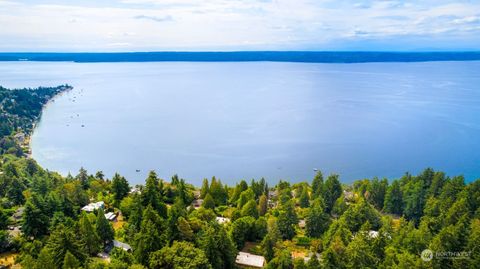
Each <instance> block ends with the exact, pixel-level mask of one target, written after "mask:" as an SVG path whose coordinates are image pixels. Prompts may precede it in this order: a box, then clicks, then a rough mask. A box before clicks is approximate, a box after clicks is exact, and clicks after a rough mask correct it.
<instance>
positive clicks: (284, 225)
mask: <svg viewBox="0 0 480 269" xmlns="http://www.w3.org/2000/svg"><path fill="white" fill-rule="evenodd" d="M297 224H298V218H297V213H295V206H294V205H293V202H292V201H289V202H287V203H286V204H285V205H283V206H282V208H281V210H280V213H279V215H278V221H277V225H278V229H279V230H280V233H281V234H282V237H283V238H284V239H292V238H293V237H294V236H295V225H297Z"/></svg>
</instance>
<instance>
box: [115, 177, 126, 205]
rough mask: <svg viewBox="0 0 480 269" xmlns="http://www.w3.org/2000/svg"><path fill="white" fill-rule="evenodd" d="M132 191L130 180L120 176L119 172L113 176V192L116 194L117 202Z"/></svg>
mask: <svg viewBox="0 0 480 269" xmlns="http://www.w3.org/2000/svg"><path fill="white" fill-rule="evenodd" d="M129 191H130V186H129V185H128V181H127V180H126V179H125V178H124V177H122V176H120V175H119V174H118V173H115V175H114V176H113V178H112V192H113V195H114V199H115V201H116V202H117V203H119V202H120V201H121V200H122V199H123V198H125V197H126V196H127V195H128V192H129Z"/></svg>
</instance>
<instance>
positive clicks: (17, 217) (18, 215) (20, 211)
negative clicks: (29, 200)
mask: <svg viewBox="0 0 480 269" xmlns="http://www.w3.org/2000/svg"><path fill="white" fill-rule="evenodd" d="M24 211H25V208H24V207H19V208H18V209H17V210H15V213H13V218H14V219H15V220H16V221H18V220H20V219H21V218H22V217H23V212H24Z"/></svg>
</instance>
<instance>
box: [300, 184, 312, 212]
mask: <svg viewBox="0 0 480 269" xmlns="http://www.w3.org/2000/svg"><path fill="white" fill-rule="evenodd" d="M299 200H300V207H301V208H307V207H309V206H310V197H309V196H308V189H307V187H304V188H303V189H302V193H301V194H300V198H299Z"/></svg>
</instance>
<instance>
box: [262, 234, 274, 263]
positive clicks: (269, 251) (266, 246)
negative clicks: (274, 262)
mask: <svg viewBox="0 0 480 269" xmlns="http://www.w3.org/2000/svg"><path fill="white" fill-rule="evenodd" d="M275 243H276V242H275V239H274V238H273V237H272V236H271V235H270V233H268V234H267V235H266V236H265V238H264V239H263V241H262V249H263V256H264V257H265V260H266V261H267V262H269V261H270V260H271V259H273V257H275V249H274V247H275Z"/></svg>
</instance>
